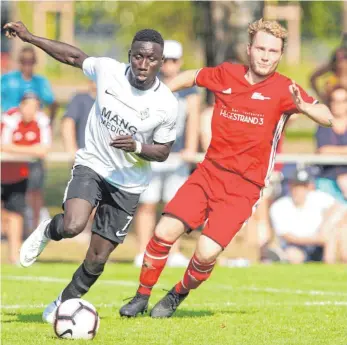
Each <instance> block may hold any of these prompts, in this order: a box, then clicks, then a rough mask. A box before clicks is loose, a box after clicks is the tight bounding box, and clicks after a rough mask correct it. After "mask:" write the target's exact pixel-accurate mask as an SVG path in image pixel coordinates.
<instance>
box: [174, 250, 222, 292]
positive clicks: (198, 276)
mask: <svg viewBox="0 0 347 345" xmlns="http://www.w3.org/2000/svg"><path fill="white" fill-rule="evenodd" d="M215 264H216V260H215V261H213V262H209V263H201V262H200V261H199V260H198V259H197V258H196V256H195V255H193V257H192V259H191V260H190V262H189V265H188V267H187V270H186V272H185V273H184V276H183V279H182V280H181V281H180V282H179V283H177V284H176V286H175V290H176V292H178V293H179V294H186V293H188V292H189V290H191V289H196V288H197V287H199V286H200V284H201V283H202V282H204V281H205V280H207V279H208V278H209V276H210V275H211V272H212V270H213V267H214V265H215Z"/></svg>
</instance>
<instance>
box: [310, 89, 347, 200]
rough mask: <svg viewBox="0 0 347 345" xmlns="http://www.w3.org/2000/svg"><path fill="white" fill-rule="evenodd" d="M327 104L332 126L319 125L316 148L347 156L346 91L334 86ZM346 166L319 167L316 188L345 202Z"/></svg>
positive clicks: (325, 152)
mask: <svg viewBox="0 0 347 345" xmlns="http://www.w3.org/2000/svg"><path fill="white" fill-rule="evenodd" d="M329 105H330V109H331V112H332V114H333V115H334V117H335V122H334V127H332V128H323V127H319V128H318V130H317V133H316V139H317V148H318V152H319V153H321V154H335V155H344V156H345V157H347V91H346V89H344V88H342V87H341V86H336V87H335V89H333V91H332V92H331V94H330V99H329ZM346 180H347V166H346V165H341V166H339V165H325V166H322V167H321V174H320V177H319V178H318V179H317V188H318V189H319V190H322V191H324V192H326V193H329V194H331V195H332V196H333V197H335V198H336V199H337V200H339V201H340V202H342V203H347V181H346Z"/></svg>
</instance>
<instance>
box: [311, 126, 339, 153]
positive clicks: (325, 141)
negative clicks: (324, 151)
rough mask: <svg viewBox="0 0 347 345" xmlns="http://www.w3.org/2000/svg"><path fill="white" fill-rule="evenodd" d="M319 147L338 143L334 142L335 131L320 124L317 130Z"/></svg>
mask: <svg viewBox="0 0 347 345" xmlns="http://www.w3.org/2000/svg"><path fill="white" fill-rule="evenodd" d="M316 141H317V148H321V147H323V146H326V145H336V143H334V142H333V133H332V129H331V128H326V127H321V126H319V127H318V129H317V132H316Z"/></svg>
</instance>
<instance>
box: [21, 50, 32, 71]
mask: <svg viewBox="0 0 347 345" xmlns="http://www.w3.org/2000/svg"><path fill="white" fill-rule="evenodd" d="M35 63H36V61H35V56H34V55H33V54H32V53H31V52H29V51H27V52H24V53H22V55H21V56H20V58H19V68H20V70H21V71H22V73H24V74H25V75H32V74H33V72H34V66H35Z"/></svg>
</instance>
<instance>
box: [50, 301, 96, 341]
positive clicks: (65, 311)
mask: <svg viewBox="0 0 347 345" xmlns="http://www.w3.org/2000/svg"><path fill="white" fill-rule="evenodd" d="M99 325H100V318H99V315H98V312H97V311H96V309H95V307H94V306H93V305H92V304H91V303H89V302H87V301H85V300H83V299H80V298H73V299H69V300H67V301H65V302H63V303H62V304H61V305H60V306H59V307H58V309H57V312H56V314H55V318H54V322H53V329H54V332H55V334H56V335H57V337H59V338H65V339H93V338H94V337H95V335H96V333H97V331H98V329H99Z"/></svg>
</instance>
